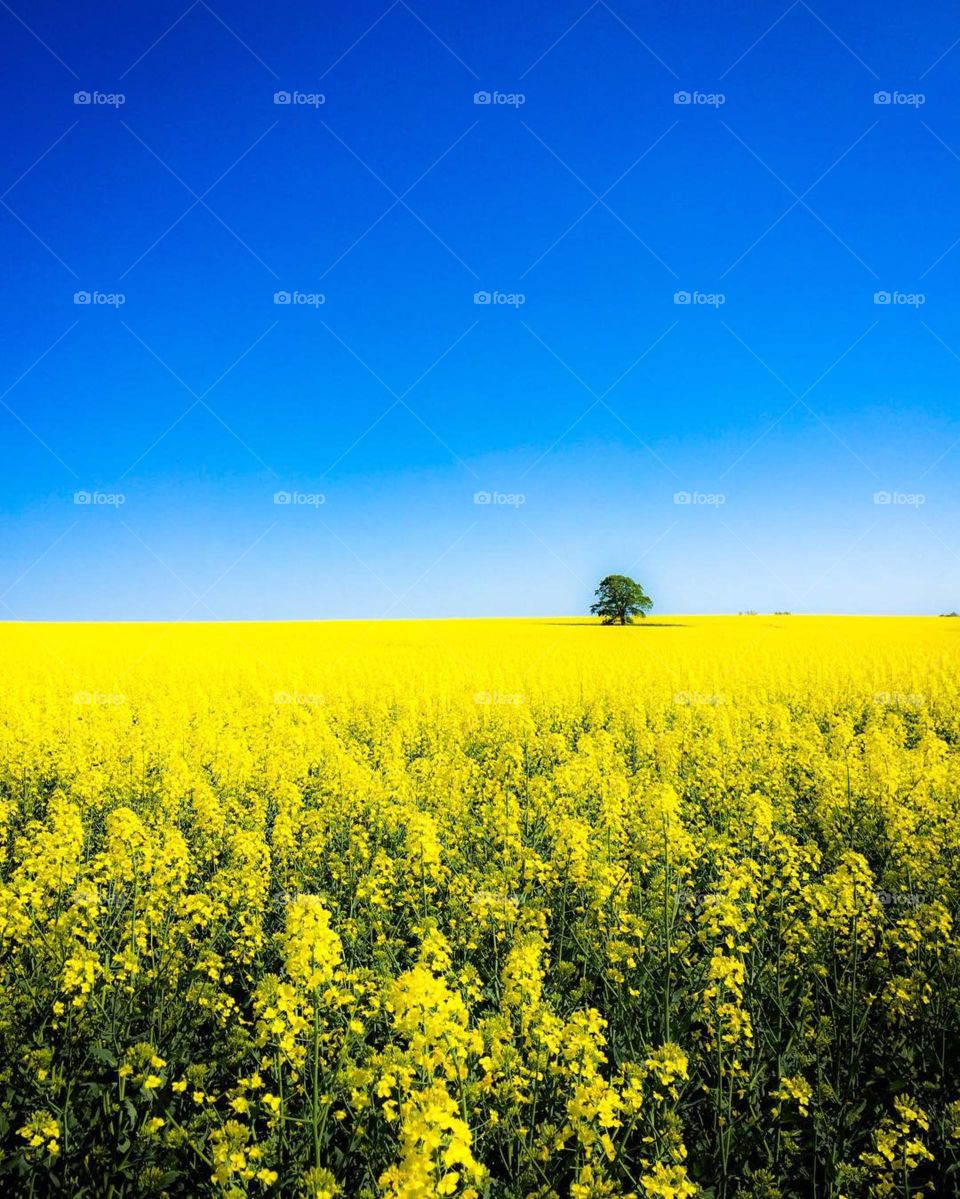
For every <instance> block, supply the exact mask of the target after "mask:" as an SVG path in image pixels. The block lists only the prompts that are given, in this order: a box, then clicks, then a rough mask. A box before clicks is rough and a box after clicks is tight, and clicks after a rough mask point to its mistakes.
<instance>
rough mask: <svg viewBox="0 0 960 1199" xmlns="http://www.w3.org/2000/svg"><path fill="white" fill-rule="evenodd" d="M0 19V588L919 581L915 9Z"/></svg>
mask: <svg viewBox="0 0 960 1199" xmlns="http://www.w3.org/2000/svg"><path fill="white" fill-rule="evenodd" d="M0 23H2V25H3V27H4V28H3V47H4V50H3V54H4V57H5V60H6V61H5V63H4V70H3V72H2V74H0V91H2V103H3V112H4V125H5V130H4V132H5V145H6V148H7V153H6V155H5V163H4V176H3V181H2V183H0V192H3V196H2V206H0V250H2V254H3V260H4V262H5V264H6V269H5V271H4V272H3V275H2V279H0V287H2V289H3V292H4V295H3V311H4V317H5V319H4V321H3V325H2V333H0V337H2V360H0V372H2V373H0V394H2V403H0V444H2V445H3V448H4V455H3V462H4V470H3V475H2V479H0V527H2V537H0V593H2V599H0V605H2V606H0V617H3V618H7V619H13V618H19V619H180V618H190V619H214V618H218V619H260V618H264V619H284V618H311V617H316V618H326V617H349V616H357V617H378V616H383V615H390V616H397V617H409V616H457V615H464V616H479V615H530V614H550V613H576V612H582V611H584V610H585V609H586V607H587V605H588V604H589V602H590V599H591V592H592V588H593V587H594V586H595V584H596V581H597V579H599V578H600V577H601V576H602V575H604V574H606V573H609V572H613V571H617V572H625V573H631V574H635V575H636V576H637V577H638V578H640V579H641V581H642V582H643V584H644V586H645V587H646V589H647V591H648V592H649V593H650V594H652V595H653V597H654V599H655V601H656V607H657V610H659V611H675V612H676V611H688V612H723V611H737V610H740V609H745V608H751V609H758V610H774V609H789V610H793V611H808V612H841V611H848V612H939V611H943V610H947V609H952V608H960V536H958V533H957V530H958V528H960V520H958V517H960V502H958V496H957V477H958V472H957V467H958V463H960V403H958V399H957V395H958V383H960V324H958V317H960V295H958V282H957V280H958V267H960V244H958V239H960V209H958V206H957V195H958V187H960V112H958V110H957V107H956V103H955V96H956V91H957V85H958V73H960V44H957V43H958V39H960V15H958V14H957V13H955V12H952V11H951V10H949V9H948V7H947V6H943V5H935V4H930V3H921V4H918V5H915V6H904V5H902V4H893V3H888V2H886V0H882V2H881V3H872V4H869V5H868V4H862V3H861V4H849V3H843V4H840V3H836V2H834V3H818V4H816V5H808V4H807V3H805V2H804V0H797V2H796V3H793V4H789V5H788V4H786V3H782V2H778V3H757V4H751V5H746V4H742V5H735V6H727V5H724V6H718V5H713V4H706V3H692V4H687V5H685V6H681V7H678V6H677V5H676V4H673V3H665V2H664V3H659V2H658V3H654V4H639V3H635V2H630V3H627V2H626V0H613V2H611V3H610V4H607V3H606V2H605V0H598V2H596V3H592V4H590V3H587V2H586V0H578V2H577V3H568V2H566V0H560V2H557V0H553V2H552V3H549V4H548V3H541V2H539V0H537V2H534V3H527V4H524V5H516V4H505V3H499V2H495V3H491V4H488V5H483V6H478V5H475V4H465V3H460V2H453V3H451V2H449V0H448V2H447V3H439V2H438V0H413V2H412V3H410V4H407V3H406V2H405V0H397V2H396V3H392V4H390V5H389V7H388V6H387V5H386V4H385V3H384V0H377V2H376V3H368V2H367V0H360V2H358V3H355V4H351V5H331V4H320V5H316V6H308V7H305V6H302V5H294V4H288V3H283V2H281V3H277V4H273V5H270V6H268V7H266V8H265V7H264V6H263V5H259V4H252V3H251V4H248V3H234V4H231V5H229V6H227V5H223V6H221V5H219V4H207V3H206V2H205V0H197V2H196V3H193V4H190V5H189V6H188V4H187V3H185V2H178V3H171V4H166V3H146V4H142V5H137V6H129V5H120V4H105V5H101V6H98V7H97V8H96V9H94V10H89V9H83V10H80V9H77V8H76V6H72V5H66V4H56V5H40V4H36V3H33V4H27V3H25V2H23V0H15V3H13V4H11V5H10V6H9V7H8V6H7V5H6V4H4V6H3V8H2V9H0ZM77 93H79V94H80V95H79V96H78V95H76V94H77ZM275 93H284V94H286V95H288V96H289V97H290V102H289V103H277V102H276V99H275ZM477 93H481V95H480V96H479V97H478V95H477ZM878 93H880V95H879V96H878ZM321 96H322V102H321V100H320V99H319V97H321ZM87 97H89V102H86V103H85V102H82V101H83V100H84V99H86V98H87ZM491 97H492V98H491ZM485 98H491V99H490V100H489V102H482V101H483V100H484V99H485ZM478 100H479V101H481V102H478ZM78 101H80V102H78ZM77 293H80V294H79V297H78V294H77ZM277 293H282V294H283V295H289V296H291V297H292V299H291V302H289V303H282V302H280V303H278V302H277ZM477 293H480V296H479V298H480V299H481V300H482V299H483V298H484V297H485V296H490V297H492V298H491V302H489V303H483V302H477V299H478V294H477ZM678 293H679V294H678ZM877 293H881V295H880V296H879V297H878V295H877ZM88 296H89V297H90V302H87V303H84V302H77V300H78V298H79V300H80V301H82V300H83V299H84V298H86V297H88ZM686 297H690V302H687V303H684V302H682V301H683V299H684V298H686ZM886 297H889V302H882V301H883V300H884V299H885V298H886ZM281 298H282V297H281ZM878 298H879V300H880V301H881V302H877V301H878ZM678 301H680V302H678ZM277 493H281V494H285V495H288V496H291V497H293V498H292V502H290V503H286V504H284V503H277V502H275V496H276V495H277ZM477 493H481V498H483V497H484V496H489V497H491V502H489V503H477V502H475V497H476V494H477ZM320 497H322V502H321V498H320ZM878 497H879V500H880V501H883V500H886V501H888V502H877V501H878ZM84 498H88V499H89V502H86V503H84V502H82V500H83V499H84ZM684 500H686V501H687V502H684Z"/></svg>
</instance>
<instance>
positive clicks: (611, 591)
mask: <svg viewBox="0 0 960 1199" xmlns="http://www.w3.org/2000/svg"><path fill="white" fill-rule="evenodd" d="M596 596H597V602H596V603H595V604H591V605H590V611H591V612H592V613H593V615H594V616H599V617H601V618H602V620H603V623H604V624H632V623H633V618H634V617H635V616H640V617H643V616H646V614H647V613H648V612H649V611H650V609H651V608H652V607H653V600H652V599H651V598H650V596H649V595H647V594H645V592H644V590H643V588H642V587H641V586H640V584H639V583H637V582H635V581H634V580H633V579H631V578H629V577H628V576H627V575H607V577H606V578H605V579H601V580H600V586H599V587H598V588H597V590H596Z"/></svg>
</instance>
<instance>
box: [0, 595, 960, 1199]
mask: <svg viewBox="0 0 960 1199" xmlns="http://www.w3.org/2000/svg"><path fill="white" fill-rule="evenodd" d="M954 623H955V622H951V621H946V620H933V619H931V620H927V619H914V618H909V619H907V618H903V619H874V618H870V619H868V618H861V619H852V618H851V619H845V618H798V617H778V618H765V617H749V618H739V619H738V618H677V619H676V620H672V621H668V622H664V623H663V624H662V625H658V624H655V623H653V622H651V624H650V625H649V626H648V627H644V628H625V629H619V628H600V627H597V626H594V625H593V624H592V623H591V622H586V621H585V622H579V623H578V622H559V621H472V622H399V621H398V622H383V623H380V624H376V623H370V624H366V623H350V624H335V623H334V624H324V625H309V624H303V625H297V624H289V625H288V624H285V625H236V626H232V625H180V626H147V625H144V626H130V625H118V626H109V625H101V626H82V625H73V626H56V625H50V626H42V627H41V626H37V627H32V626H25V625H6V626H0V649H2V660H3V662H4V670H3V672H2V676H0V832H2V836H0V1187H2V1188H3V1192H4V1193H10V1194H21V1193H22V1194H33V1195H38V1196H39V1195H45V1194H63V1195H77V1196H82V1195H101V1194H108V1193H110V1194H116V1195H128V1194H129V1195H143V1196H156V1197H158V1199H159V1197H161V1196H164V1195H168V1196H171V1197H172V1196H176V1195H190V1196H224V1197H228V1199H239V1197H241V1196H253V1197H255V1199H260V1197H266V1196H280V1195H284V1196H286V1195H290V1196H298V1197H302V1199H350V1197H352V1196H357V1197H359V1199H432V1197H434V1196H451V1197H453V1199H606V1197H610V1199H618V1197H619V1199H648V1197H650V1199H695V1197H696V1196H698V1195H702V1196H704V1199H789V1197H792V1196H801V1195H803V1196H806V1195H824V1196H830V1197H831V1199H886V1197H887V1196H892V1197H896V1199H913V1197H914V1196H925V1195H931V1196H932V1195H951V1194H956V1193H957V1192H956V1186H957V1182H956V1180H957V1179H958V1178H960V1042H958V1037H957V1029H958V1028H960V943H958V938H957V931H956V927H957V926H956V919H957V908H958V887H960V638H958V636H957V631H956V629H955V627H954ZM79 694H83V695H86V696H97V695H107V696H110V697H112V698H113V700H114V701H116V702H111V703H109V704H97V703H88V702H84V703H77V702H75V697H76V696H77V695H79ZM479 694H482V695H484V696H488V697H490V696H493V697H496V696H510V697H512V698H511V702H510V703H499V702H484V703H478V702H477V701H476V696H477V695H479ZM278 697H281V699H282V700H283V702H280V700H278ZM517 697H519V699H518V698H517ZM678 697H680V699H678ZM321 698H322V702H320V699H321ZM301 700H302V701H303V702H301ZM521 700H522V702H521ZM681 700H682V702H681ZM701 700H702V702H701ZM121 701H122V702H121Z"/></svg>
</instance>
